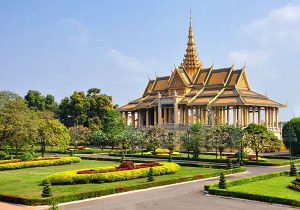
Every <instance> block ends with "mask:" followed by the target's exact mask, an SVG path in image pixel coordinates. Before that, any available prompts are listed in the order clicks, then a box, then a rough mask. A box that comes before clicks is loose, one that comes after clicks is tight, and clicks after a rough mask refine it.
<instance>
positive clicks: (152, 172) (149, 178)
mask: <svg viewBox="0 0 300 210" xmlns="http://www.w3.org/2000/svg"><path fill="white" fill-rule="evenodd" d="M147 181H148V182H153V181H154V171H153V168H152V167H151V168H150V169H149V172H148V175H147Z"/></svg>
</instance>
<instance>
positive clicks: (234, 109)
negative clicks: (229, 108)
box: [233, 107, 237, 127]
mask: <svg viewBox="0 0 300 210" xmlns="http://www.w3.org/2000/svg"><path fill="white" fill-rule="evenodd" d="M236 109H237V108H236V107H233V125H234V127H236V118H237V116H236V113H237V111H236Z"/></svg>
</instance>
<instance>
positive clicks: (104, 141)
mask: <svg viewBox="0 0 300 210" xmlns="http://www.w3.org/2000/svg"><path fill="white" fill-rule="evenodd" d="M91 139H92V143H93V145H95V146H99V147H100V148H101V149H104V147H105V146H108V145H109V141H108V138H107V135H106V134H105V133H104V132H103V131H101V130H96V131H94V132H93V133H92V135H91Z"/></svg>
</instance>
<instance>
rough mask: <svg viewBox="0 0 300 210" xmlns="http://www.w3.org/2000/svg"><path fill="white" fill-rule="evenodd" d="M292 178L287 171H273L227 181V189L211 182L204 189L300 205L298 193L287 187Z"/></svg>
mask: <svg viewBox="0 0 300 210" xmlns="http://www.w3.org/2000/svg"><path fill="white" fill-rule="evenodd" d="M293 180H295V177H291V176H288V172H274V173H270V174H263V175H260V176H253V177H247V178H243V179H237V180H233V181H228V182H227V186H228V187H227V189H220V188H219V187H218V184H211V185H207V186H205V190H207V191H208V192H209V193H210V194H214V195H221V196H228V197H236V198H244V199H250V200H258V201H264V202H269V203H278V204H287V205H292V206H300V193H299V192H297V191H294V190H292V189H290V188H288V184H289V183H290V182H291V181H293Z"/></svg>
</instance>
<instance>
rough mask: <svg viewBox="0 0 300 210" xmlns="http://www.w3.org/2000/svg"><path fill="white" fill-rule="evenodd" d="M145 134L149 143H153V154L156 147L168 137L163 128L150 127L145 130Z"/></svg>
mask: <svg viewBox="0 0 300 210" xmlns="http://www.w3.org/2000/svg"><path fill="white" fill-rule="evenodd" d="M146 136H147V138H148V142H149V144H151V145H153V147H154V151H153V153H154V154H155V152H156V149H158V148H159V147H160V146H161V145H162V144H163V142H164V141H165V139H166V138H168V135H167V131H166V130H165V129H164V128H160V127H156V126H154V127H152V128H149V129H147V130H146Z"/></svg>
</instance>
